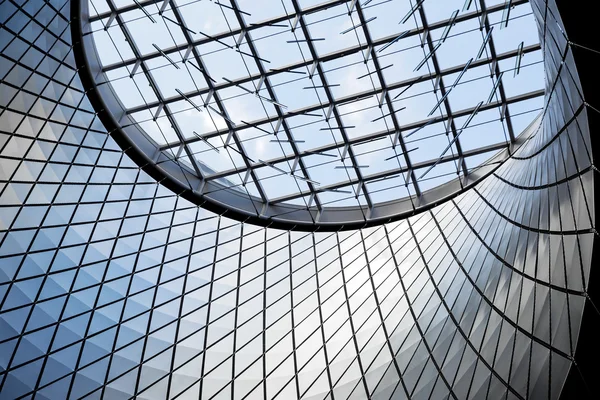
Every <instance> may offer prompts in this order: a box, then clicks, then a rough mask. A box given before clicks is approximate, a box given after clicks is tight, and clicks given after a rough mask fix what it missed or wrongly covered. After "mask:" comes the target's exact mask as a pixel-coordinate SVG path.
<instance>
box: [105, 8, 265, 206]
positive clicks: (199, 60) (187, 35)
mask: <svg viewBox="0 0 600 400" xmlns="http://www.w3.org/2000/svg"><path fill="white" fill-rule="evenodd" d="M111 1H112V0H111ZM169 3H170V5H171V11H173V15H174V16H175V18H176V20H177V22H179V23H180V24H181V27H182V28H181V32H182V34H183V36H184V37H185V40H186V41H187V43H188V46H192V53H193V54H194V59H195V60H196V62H197V63H198V66H199V67H200V68H201V69H202V70H204V71H208V70H207V69H206V67H205V65H204V62H203V61H202V58H201V57H200V54H198V50H197V49H196V47H195V46H193V45H192V38H191V37H190V33H189V32H188V31H187V29H185V28H183V27H184V26H185V25H184V24H185V22H184V19H183V16H182V15H181V13H180V12H179V8H178V7H177V4H176V3H175V0H170V2H169ZM142 65H144V63H142ZM205 81H206V84H207V85H208V87H209V89H210V90H214V95H213V98H214V99H215V104H216V105H217V107H218V108H219V111H220V112H221V113H222V114H223V115H224V116H227V111H226V110H225V106H223V102H222V101H221V98H220V96H219V92H218V91H217V90H215V88H214V85H213V83H212V81H211V80H210V79H206V78H205ZM223 120H224V121H225V123H226V124H227V127H228V129H229V131H230V132H233V134H232V137H233V140H234V142H235V144H236V146H237V147H238V149H239V151H240V152H241V156H242V159H243V160H244V164H245V165H246V168H247V169H249V170H250V175H251V176H252V180H253V182H254V184H255V185H256V189H257V190H258V194H259V195H260V197H261V200H262V201H263V203H267V202H268V200H267V197H266V194H265V191H264V189H263V188H262V186H261V184H260V180H259V179H258V177H257V175H256V173H255V171H254V168H252V165H251V164H250V162H249V161H248V157H247V156H246V153H245V152H244V148H243V146H242V143H241V142H240V140H239V138H238V137H237V135H236V134H235V131H236V129H237V128H236V127H234V126H232V124H231V122H230V121H229V120H228V119H227V118H223ZM180 143H181V144H184V145H185V139H184V138H183V137H181V138H180ZM185 147H186V148H187V146H185ZM190 158H194V157H192V156H191V155H190ZM248 197H250V198H251V196H250V193H248ZM251 201H252V200H251ZM257 214H258V210H257Z"/></svg>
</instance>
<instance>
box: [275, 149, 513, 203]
mask: <svg viewBox="0 0 600 400" xmlns="http://www.w3.org/2000/svg"><path fill="white" fill-rule="evenodd" d="M509 145H510V144H509V143H506V142H504V143H498V144H493V145H490V146H485V147H480V148H477V149H474V150H470V151H466V152H465V153H464V156H465V157H471V156H475V155H478V154H483V153H486V152H489V151H498V150H504V149H506V148H508V147H509ZM458 158H459V155H457V154H455V155H451V156H444V157H442V161H441V162H442V163H445V162H450V161H456V160H458ZM435 163H439V161H438V159H437V158H436V159H433V160H427V161H423V162H420V163H416V164H413V168H415V169H419V168H427V167H430V166H432V165H434V164H435ZM408 171H409V169H408V168H407V167H399V168H393V169H389V170H386V171H381V172H377V173H375V174H371V175H367V176H364V177H363V178H361V179H352V180H350V181H346V182H337V183H335V184H332V185H327V186H320V187H319V188H317V189H316V192H318V193H319V192H327V191H331V190H335V189H340V188H343V187H346V186H349V185H355V184H357V183H359V182H360V181H363V182H365V183H369V182H370V181H375V180H377V179H382V178H386V177H389V176H391V175H397V174H400V173H405V172H408ZM310 194H311V192H308V191H305V192H302V193H294V194H290V195H287V196H281V197H277V198H275V199H272V200H271V202H272V203H273V204H275V203H284V202H286V201H291V200H295V199H298V198H301V197H303V196H309V195H310Z"/></svg>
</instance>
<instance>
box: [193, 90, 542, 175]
mask: <svg viewBox="0 0 600 400" xmlns="http://www.w3.org/2000/svg"><path fill="white" fill-rule="evenodd" d="M545 93H546V92H545V90H537V91H534V92H529V93H525V94H523V95H520V96H515V97H511V98H508V99H507V104H513V103H518V102H520V101H525V100H529V99H533V98H536V97H542V96H544V94H545ZM499 104H501V103H500V102H495V103H490V104H486V105H484V106H482V107H481V108H480V112H481V111H486V110H491V109H494V108H496V107H498V105H499ZM474 110H475V107H471V108H467V109H463V110H460V111H455V112H454V114H453V116H454V117H455V118H458V117H464V116H468V115H471V113H472V112H473V111H474ZM447 118H448V116H443V117H435V118H430V119H427V120H423V121H418V122H414V123H411V124H407V125H404V126H400V129H401V131H403V132H405V131H410V130H413V129H417V128H420V127H422V126H424V125H426V124H427V125H429V124H432V123H439V122H443V121H445V120H446V119H447ZM389 135H390V132H389V131H387V130H384V131H379V132H375V133H371V134H368V135H363V136H358V137H355V138H351V139H350V140H348V144H349V145H358V144H360V143H363V142H367V141H371V140H375V139H379V138H383V137H385V136H389ZM343 146H345V143H331V144H328V145H326V146H321V147H316V148H313V149H311V150H310V151H311V152H314V153H322V152H326V151H331V150H335V149H338V148H342V147H343ZM308 155H311V154H310V153H302V156H303V157H306V156H308ZM294 157H295V155H288V156H283V157H277V158H272V159H270V160H268V162H269V163H271V164H276V163H280V162H285V161H291V160H293V159H294ZM263 167H264V166H263V165H260V164H259V165H256V166H255V168H263ZM244 171H246V169H245V168H241V169H229V170H226V171H220V172H216V173H214V174H212V175H208V176H206V177H205V179H206V180H207V181H210V180H214V179H220V178H225V177H227V176H229V175H232V174H235V173H239V172H244Z"/></svg>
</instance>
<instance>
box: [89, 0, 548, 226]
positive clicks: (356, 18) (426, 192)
mask: <svg viewBox="0 0 600 400" xmlns="http://www.w3.org/2000/svg"><path fill="white" fill-rule="evenodd" d="M84 3H87V4H85V5H84V7H83V9H84V12H83V14H84V22H83V25H84V28H83V31H84V35H85V38H84V40H83V41H82V43H83V44H84V46H86V49H85V53H86V56H87V60H88V63H89V65H90V70H92V71H93V75H94V76H93V85H94V86H96V87H97V89H98V90H96V91H94V93H97V94H98V95H99V96H100V97H101V98H102V102H103V103H104V104H105V107H103V108H107V109H108V110H109V112H110V113H111V114H112V117H113V120H114V126H113V129H112V130H113V131H114V132H113V134H115V135H121V136H124V137H126V140H125V145H124V146H125V147H127V148H129V147H130V146H131V147H132V148H133V149H134V150H135V151H136V152H138V153H141V155H142V157H140V159H141V161H138V164H143V165H149V164H150V165H151V167H152V168H153V169H154V170H155V173H156V176H158V178H159V179H161V180H162V178H166V179H165V180H166V181H169V182H170V183H171V184H173V182H176V185H174V186H175V190H176V191H177V192H179V193H181V192H186V193H185V194H186V196H187V197H188V198H191V199H195V200H196V202H197V203H199V204H201V203H206V204H209V205H212V206H216V207H217V209H218V208H219V207H220V208H221V209H223V210H228V211H230V214H229V215H233V216H237V217H238V219H242V220H244V219H245V218H248V217H250V218H253V219H254V220H257V221H259V222H261V221H262V222H264V223H270V222H273V221H276V222H283V223H288V224H289V226H292V225H299V226H303V225H308V226H314V225H318V226H321V227H323V226H326V227H330V228H336V229H337V228H339V227H340V226H343V225H346V226H353V225H364V224H365V223H369V224H375V223H378V222H385V221H389V220H390V219H391V218H394V217H398V216H403V215H412V214H414V213H415V211H418V210H419V209H421V208H426V207H427V206H431V205H433V204H434V203H437V202H439V201H440V200H442V199H446V198H448V197H450V196H452V195H455V194H456V193H458V192H460V191H461V190H463V189H464V188H465V187H468V186H470V185H471V184H472V183H473V182H475V181H477V180H478V179H479V178H480V177H482V176H485V175H486V174H488V173H489V172H491V171H493V169H494V168H495V167H497V166H498V164H499V163H500V162H502V160H504V159H505V158H506V157H507V156H508V155H509V154H510V153H511V151H513V147H514V144H515V141H516V140H517V138H518V136H519V135H520V134H521V133H522V132H523V130H524V129H525V128H526V127H527V126H528V125H529V124H530V123H531V122H532V121H533V120H534V119H535V117H536V116H537V115H538V114H539V112H540V110H541V109H542V107H543V95H544V73H543V63H542V54H541V50H540V45H539V37H538V31H537V27H536V24H535V18H534V16H533V13H532V10H531V6H530V4H529V2H528V1H519V0H517V1H510V2H504V1H489V0H488V1H483V2H473V1H466V2H465V1H463V0H452V1H448V0H443V1H442V0H439V1H438V0H427V1H409V0H396V1H362V2H358V1H340V0H327V1H309V0H285V1H273V0H263V1H255V0H252V1H249V0H239V1H236V0H226V1H221V2H218V1H189V0H188V1H150V2H143V4H141V3H140V2H136V1H114V0H94V1H87V2H86V1H84ZM85 6H87V11H86V7H85ZM85 20H87V22H86V21H85ZM134 159H135V157H134Z"/></svg>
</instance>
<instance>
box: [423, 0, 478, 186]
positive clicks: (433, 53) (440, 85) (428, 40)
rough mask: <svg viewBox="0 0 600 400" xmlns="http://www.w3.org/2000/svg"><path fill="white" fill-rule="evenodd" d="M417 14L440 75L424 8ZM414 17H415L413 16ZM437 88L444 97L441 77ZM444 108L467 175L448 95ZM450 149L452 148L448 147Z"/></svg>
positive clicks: (461, 163)
mask: <svg viewBox="0 0 600 400" xmlns="http://www.w3.org/2000/svg"><path fill="white" fill-rule="evenodd" d="M419 16H420V18H421V22H422V23H423V27H424V28H425V32H426V35H427V47H428V48H429V51H430V52H431V54H432V56H431V62H432V64H433V68H434V70H435V74H436V76H440V72H441V71H440V65H439V63H438V61H437V55H436V53H435V51H434V49H433V40H432V38H431V29H430V27H429V24H428V23H427V17H426V16H425V10H423V7H419ZM415 19H416V17H415ZM439 88H440V94H441V95H442V97H444V96H445V95H446V87H445V86H444V81H443V79H441V77H440V80H439ZM434 91H435V87H434ZM444 108H445V109H446V115H448V116H450V118H449V120H450V129H451V130H452V136H454V137H455V138H456V143H455V146H456V151H457V152H458V156H459V164H460V168H462V171H463V174H464V176H467V175H468V174H469V170H468V169H467V163H466V162H465V158H464V156H463V151H462V146H461V145H460V139H459V138H458V132H457V130H456V125H455V124H454V116H453V114H452V109H451V108H450V101H449V100H448V97H445V98H444ZM450 150H452V149H450ZM459 182H461V186H462V180H460V181H459Z"/></svg>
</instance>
